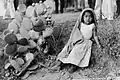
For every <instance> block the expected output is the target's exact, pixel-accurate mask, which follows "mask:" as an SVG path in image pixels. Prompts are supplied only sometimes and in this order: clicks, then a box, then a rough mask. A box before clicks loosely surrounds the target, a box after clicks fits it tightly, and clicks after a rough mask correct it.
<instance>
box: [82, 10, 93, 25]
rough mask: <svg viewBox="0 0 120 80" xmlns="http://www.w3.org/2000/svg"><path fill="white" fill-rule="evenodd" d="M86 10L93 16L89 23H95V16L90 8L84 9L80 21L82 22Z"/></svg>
mask: <svg viewBox="0 0 120 80" xmlns="http://www.w3.org/2000/svg"><path fill="white" fill-rule="evenodd" d="M86 12H88V13H90V14H91V17H92V18H93V19H92V22H91V23H95V16H94V13H93V12H92V11H91V10H86V11H84V12H83V15H82V16H81V17H82V18H81V22H83V23H84V17H83V16H84V15H85V13H86Z"/></svg>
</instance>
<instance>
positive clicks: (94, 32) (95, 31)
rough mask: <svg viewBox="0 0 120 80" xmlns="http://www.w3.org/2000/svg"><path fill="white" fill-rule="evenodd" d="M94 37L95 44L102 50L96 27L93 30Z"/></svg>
mask: <svg viewBox="0 0 120 80" xmlns="http://www.w3.org/2000/svg"><path fill="white" fill-rule="evenodd" d="M93 36H94V39H95V42H96V43H97V45H98V47H99V48H101V45H100V43H99V41H98V37H97V27H95V28H94V29H93Z"/></svg>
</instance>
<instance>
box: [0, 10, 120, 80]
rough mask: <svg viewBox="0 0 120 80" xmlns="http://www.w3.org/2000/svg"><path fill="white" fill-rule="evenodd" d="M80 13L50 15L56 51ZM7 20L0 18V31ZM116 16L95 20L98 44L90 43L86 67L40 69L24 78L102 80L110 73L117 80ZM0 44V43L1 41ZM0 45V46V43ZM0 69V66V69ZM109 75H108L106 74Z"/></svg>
mask: <svg viewBox="0 0 120 80" xmlns="http://www.w3.org/2000/svg"><path fill="white" fill-rule="evenodd" d="M79 14H80V12H75V13H73V12H69V13H63V14H53V19H55V26H54V33H53V35H54V38H55V42H56V43H55V44H56V45H55V48H56V53H54V54H56V55H57V54H58V53H59V52H60V51H61V50H62V48H63V47H64V45H65V44H66V42H67V41H68V39H69V35H70V32H71V30H72V28H73V27H74V25H75V22H76V20H77V18H78V16H79ZM8 22H9V20H5V21H4V20H2V19H1V20H0V32H1V33H2V32H3V30H4V29H5V28H7V23H8ZM119 22H120V18H117V19H115V20H114V21H107V20H100V21H98V37H99V41H100V43H101V45H102V50H100V49H99V48H98V47H97V45H96V44H95V43H94V44H93V49H92V56H91V61H90V66H89V67H87V68H83V69H78V70H77V71H76V72H75V73H73V74H70V73H68V71H67V69H64V70H62V71H58V72H49V71H48V69H46V68H42V69H40V70H38V71H37V73H36V74H33V75H31V76H29V77H28V78H27V80H71V79H73V80H106V77H108V76H112V77H113V78H116V80H120V79H119V76H120V61H119V60H120V58H119V57H120V49H119V48H120V32H119V31H120V23H119ZM1 44H2V43H1ZM0 46H1V45H0ZM2 64H3V58H1V59H0V65H2ZM0 69H1V68H0ZM108 78H109V77H108Z"/></svg>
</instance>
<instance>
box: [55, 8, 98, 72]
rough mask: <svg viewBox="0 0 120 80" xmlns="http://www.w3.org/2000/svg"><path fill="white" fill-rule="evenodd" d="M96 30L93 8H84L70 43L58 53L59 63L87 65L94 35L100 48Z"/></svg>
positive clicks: (78, 65)
mask: <svg viewBox="0 0 120 80" xmlns="http://www.w3.org/2000/svg"><path fill="white" fill-rule="evenodd" d="M96 30H97V27H96V18H95V14H94V12H93V10H92V9H90V8H86V9H84V10H83V11H82V13H81V15H80V16H79V18H78V20H77V22H76V24H75V26H74V28H73V30H72V33H71V35H70V39H69V40H68V43H67V44H66V45H65V47H64V48H63V50H62V51H61V52H60V53H59V55H58V58H57V59H58V60H59V63H61V62H62V63H67V64H73V65H75V66H76V67H87V66H88V65H89V61H90V56H91V48H92V38H93V37H94V39H95V41H96V43H97V45H98V46H99V48H100V44H99V42H98V39H97V35H96ZM59 65H60V64H59ZM57 67H58V65H57ZM54 68H55V67H54ZM72 70H74V68H72Z"/></svg>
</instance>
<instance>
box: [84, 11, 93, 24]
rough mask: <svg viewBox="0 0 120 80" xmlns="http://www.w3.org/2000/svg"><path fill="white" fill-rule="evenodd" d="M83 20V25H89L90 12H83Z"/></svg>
mask: <svg viewBox="0 0 120 80" xmlns="http://www.w3.org/2000/svg"><path fill="white" fill-rule="evenodd" d="M83 20H84V23H85V24H87V25H89V24H91V23H92V20H93V18H92V15H91V13H90V12H85V14H84V16H83Z"/></svg>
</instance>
